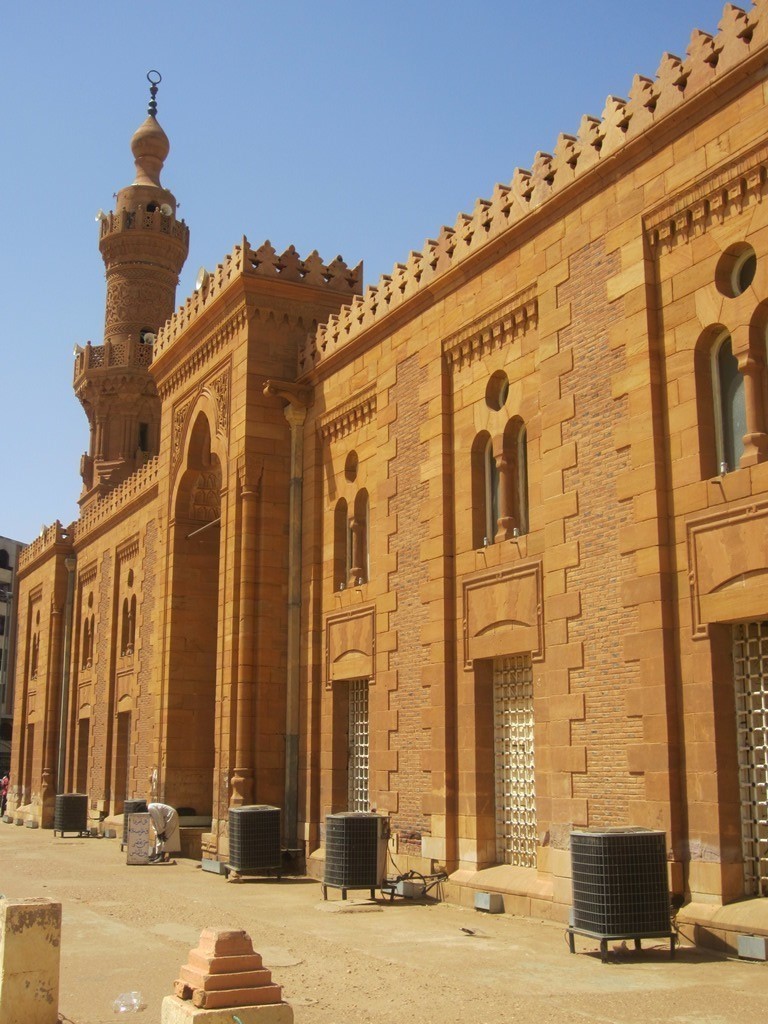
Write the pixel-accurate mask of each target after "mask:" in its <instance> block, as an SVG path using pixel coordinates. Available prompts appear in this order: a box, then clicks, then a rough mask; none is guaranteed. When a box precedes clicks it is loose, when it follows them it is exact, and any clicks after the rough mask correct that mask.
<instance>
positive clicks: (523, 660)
mask: <svg viewBox="0 0 768 1024" xmlns="http://www.w3.org/2000/svg"><path fill="white" fill-rule="evenodd" d="M493 747H494V763H495V780H496V855H497V859H498V861H499V863H501V864H515V865H518V866H520V867H535V866H536V800H535V792H534V777H533V670H532V668H531V657H530V655H528V654H522V655H516V656H515V657H511V658H497V659H496V660H495V661H494V665H493Z"/></svg>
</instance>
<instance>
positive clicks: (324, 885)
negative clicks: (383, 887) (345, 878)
mask: <svg viewBox="0 0 768 1024" xmlns="http://www.w3.org/2000/svg"><path fill="white" fill-rule="evenodd" d="M329 886H330V888H331V889H341V898H342V899H343V900H345V899H346V898H347V892H348V891H349V890H350V889H356V890H359V889H368V891H369V892H370V894H371V899H372V900H375V899H376V886H373V888H370V887H369V886H367V885H332V884H331V883H330V882H321V884H320V888H321V889H322V891H323V899H324V900H327V899H328V888H329Z"/></svg>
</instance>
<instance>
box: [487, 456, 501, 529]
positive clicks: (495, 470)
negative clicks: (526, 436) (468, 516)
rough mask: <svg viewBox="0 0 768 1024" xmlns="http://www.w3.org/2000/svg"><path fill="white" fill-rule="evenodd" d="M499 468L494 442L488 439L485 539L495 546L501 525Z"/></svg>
mask: <svg viewBox="0 0 768 1024" xmlns="http://www.w3.org/2000/svg"><path fill="white" fill-rule="evenodd" d="M499 485H500V478H499V467H498V464H497V462H496V456H495V455H494V454H493V441H492V440H491V439H490V437H489V438H488V442H487V444H486V446H485V539H486V543H488V544H493V542H494V541H495V540H496V533H497V530H498V523H499V509H500V501H499V497H500V493H499Z"/></svg>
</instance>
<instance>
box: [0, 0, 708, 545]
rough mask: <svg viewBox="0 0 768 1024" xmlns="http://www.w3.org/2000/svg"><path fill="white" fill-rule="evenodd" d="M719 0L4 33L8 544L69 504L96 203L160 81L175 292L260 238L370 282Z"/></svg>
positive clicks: (95, 265)
mask: <svg viewBox="0 0 768 1024" xmlns="http://www.w3.org/2000/svg"><path fill="white" fill-rule="evenodd" d="M722 8H723V4H722V0H644V2H643V3H641V4H634V3H633V4H629V3H620V2H617V0H610V2H609V0H581V2H579V3H574V2H573V0H551V2H550V3H548V4H546V5H545V4H542V3H531V2H530V0H528V2H525V3H524V2H522V0H507V2H496V0H474V2H473V3H454V2H452V0H444V2H442V3H438V2H432V0H430V2H421V0H410V2H401V0H388V2H387V3H373V2H368V0H358V3H357V4H353V3H349V2H348V3H340V2H336V0H324V2H323V3H316V2H315V3H313V2H310V0H297V2H294V3H289V2H286V0H283V3H279V4H268V3H266V2H262V0H250V2H246V0H228V2H227V3H225V4H224V3H223V4H216V3H211V2H206V3H202V2H199V0H184V2H177V3H175V4H174V3H170V2H168V0H155V2H152V3H148V2H145V0H133V2H131V3H125V2H123V0H111V2H109V3H104V2H98V3H97V2H88V0H72V2H70V3H63V2H59V0H55V2H54V0H43V2H37V3H32V2H30V3H24V4H22V3H19V4H14V5H11V4H7V5H5V10H4V12H3V30H2V38H0V94H2V96H3V97H4V122H5V129H4V133H3V134H4V141H3V146H2V150H3V157H2V161H1V162H0V168H2V169H1V170H0V224H2V232H1V233H0V274H2V280H3V282H4V286H5V299H4V302H3V303H2V312H1V313H0V338H1V339H2V353H3V355H2V367H3V376H4V381H5V387H4V389H3V395H4V416H3V425H4V431H3V434H4V442H5V443H4V444H3V448H2V450H3V463H4V465H3V482H4V486H3V491H2V494H3V501H2V508H1V510H0V534H2V535H4V536H8V537H13V538H15V539H18V540H23V541H30V540H32V539H33V538H34V537H35V536H36V535H37V533H38V532H39V530H40V527H41V525H42V524H44V523H45V524H47V523H50V522H52V521H53V520H54V519H56V518H58V519H61V520H62V522H64V523H68V522H71V520H72V519H74V518H75V517H76V515H77V506H76V500H77V496H78V493H79V485H80V478H79V475H78V467H79V462H80V455H81V453H82V452H83V451H84V450H85V448H86V447H87V440H88V430H87V422H86V418H85V414H84V413H83V411H82V409H81V408H80V406H79V404H78V402H77V401H76V399H75V397H74V394H73V392H72V387H71V380H72V365H73V363H72V349H73V346H74V345H75V343H77V344H84V342H85V341H86V340H87V339H91V340H92V341H93V342H94V344H98V343H100V341H101V340H102V337H103V315H104V295H105V289H104V269H103V264H102V262H101V257H100V256H99V251H98V246H97V229H96V224H95V222H94V215H95V213H96V211H97V210H98V209H99V208H100V207H103V208H104V209H110V208H111V207H112V194H113V192H115V191H117V190H118V189H119V188H122V187H123V186H125V185H128V184H130V182H131V181H132V180H133V163H132V158H131V154H130V149H129V140H130V137H131V134H132V133H133V131H134V129H135V128H136V127H137V126H138V125H139V124H140V122H141V121H142V120H143V119H144V117H145V115H146V105H147V100H148V91H147V90H148V85H147V82H146V79H145V75H146V72H147V71H148V70H149V69H150V68H157V69H159V70H160V71H161V72H162V75H163V83H162V85H161V87H160V93H159V96H158V101H159V112H158V119H159V121H160V123H161V124H162V125H163V127H164V128H165V130H166V132H167V134H168V136H169V138H170V140H171V154H170V157H169V159H168V161H167V162H166V167H165V171H164V174H163V184H164V185H165V186H166V187H167V188H170V189H171V190H172V191H173V192H174V193H175V195H176V197H177V199H178V200H179V201H180V203H181V210H180V213H181V215H182V216H183V217H184V219H185V220H186V221H187V223H188V224H189V227H190V231H191V245H190V254H189V258H188V261H187V264H186V267H185V269H184V271H183V273H182V278H181V284H180V287H179V291H178V293H177V303H180V302H181V301H182V299H183V298H184V297H185V296H186V295H187V294H188V293H189V292H190V291H191V290H192V287H193V284H194V278H195V274H196V272H197V269H198V267H200V266H207V267H209V268H213V267H215V266H216V264H217V263H218V262H219V261H220V260H221V258H222V257H223V256H224V255H225V254H226V253H227V252H229V251H230V249H231V248H232V246H233V245H234V244H235V243H236V242H237V241H239V239H240V238H241V237H242V235H243V234H245V235H246V236H247V237H248V239H249V241H250V242H251V243H252V244H253V245H258V244H260V243H261V242H262V241H263V240H264V239H265V238H269V239H270V240H271V241H272V243H273V245H274V246H275V247H276V248H277V249H278V251H280V252H281V251H282V250H283V249H284V248H286V247H287V246H288V245H290V244H293V245H295V246H296V248H297V249H298V250H299V252H301V253H302V254H307V253H309V252H310V251H311V250H312V249H317V250H318V251H319V253H320V255H321V256H322V257H323V258H324V259H326V260H331V259H333V257H334V256H336V255H337V253H340V254H341V255H342V256H343V257H344V258H345V259H346V260H347V262H348V263H349V264H350V265H353V264H355V263H357V262H358V261H359V260H361V259H362V260H364V265H365V282H366V283H374V282H375V281H376V279H378V277H379V276H380V275H381V274H382V273H388V272H389V271H390V270H391V268H392V265H393V264H394V263H395V262H398V261H404V260H405V259H406V258H407V256H408V253H409V251H410V250H411V249H420V248H422V246H423V243H424V240H425V238H428V237H435V235H436V234H437V232H438V231H439V229H440V226H441V225H442V224H453V223H454V221H455V219H456V215H457V214H458V212H459V211H460V210H464V211H469V210H471V208H472V206H473V205H474V202H475V199H476V198H477V197H478V196H485V197H487V196H490V194H491V192H492V190H493V186H494V183H495V182H497V181H503V182H508V181H509V180H510V178H511V177H512V173H513V171H514V168H515V167H517V166H520V167H529V166H530V165H531V163H532V161H533V157H534V154H535V153H536V151H537V150H545V151H548V152H551V151H552V149H553V147H554V145H555V142H556V139H557V136H558V133H559V132H561V131H563V132H569V133H572V134H575V132H576V131H577V129H578V125H579V121H580V120H581V117H582V115H583V114H585V113H588V114H593V115H595V116H599V115H600V114H601V113H602V110H603V107H604V105H605V98H606V96H608V95H617V96H626V95H627V93H628V92H629V88H630V85H631V82H632V78H633V76H634V74H635V73H641V74H644V75H647V76H649V77H653V76H654V74H655V72H656V69H657V68H658V65H659V61H660V58H661V55H662V53H663V52H664V51H665V50H668V51H671V52H672V53H676V54H678V55H680V56H682V55H684V53H685V49H686V47H687V45H688V41H689V39H690V34H691V31H692V29H694V28H701V29H704V30H706V31H708V32H715V31H716V29H717V24H718V22H719V20H720V17H721V14H722Z"/></svg>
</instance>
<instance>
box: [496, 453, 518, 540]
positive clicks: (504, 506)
mask: <svg viewBox="0 0 768 1024" xmlns="http://www.w3.org/2000/svg"><path fill="white" fill-rule="evenodd" d="M496 470H497V472H498V474H499V518H498V520H497V523H496V535H495V537H494V538H493V539H494V540H495V541H496V543H499V541H502V540H506V539H507V537H509V536H511V534H512V530H513V529H514V526H515V521H514V518H513V516H512V514H511V513H512V477H513V474H514V466H513V464H512V460H511V459H510V458H509V456H508V455H507V454H506V453H504V452H502V453H501V455H497V456H496Z"/></svg>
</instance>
